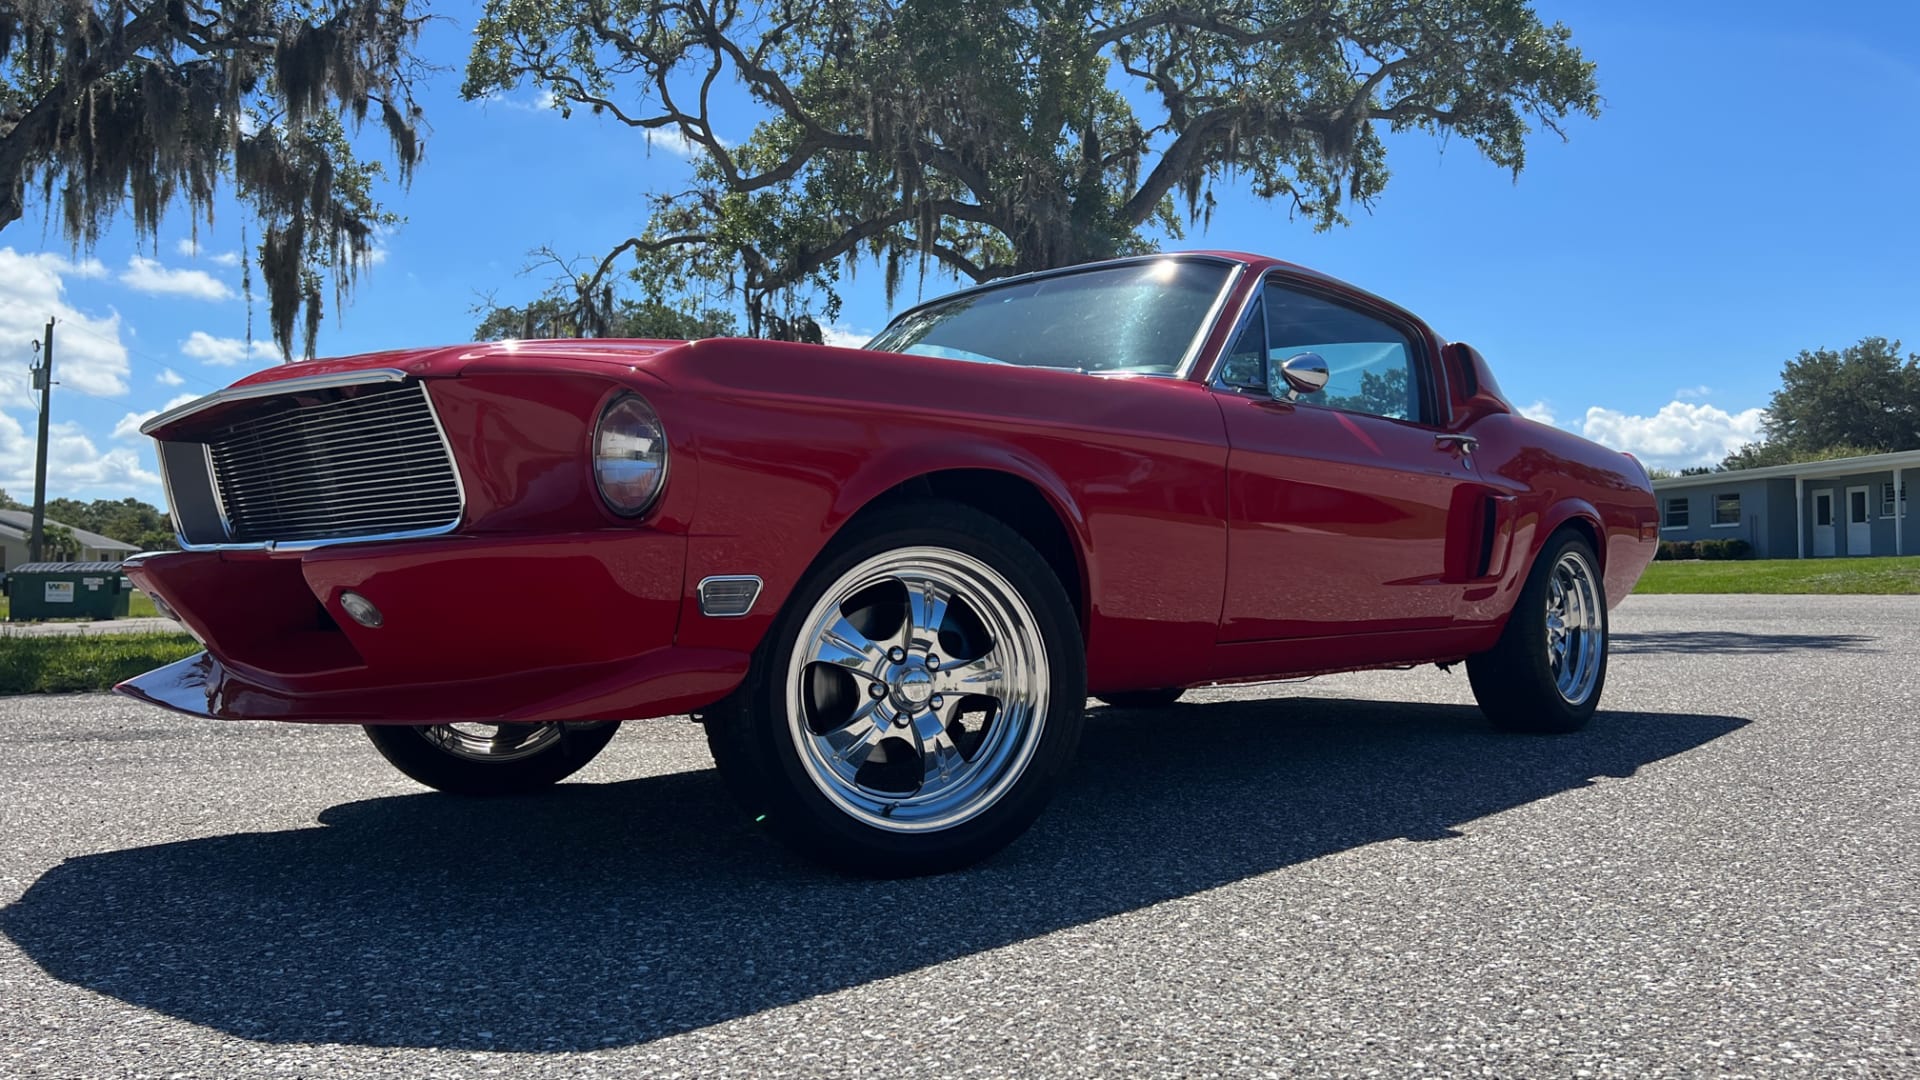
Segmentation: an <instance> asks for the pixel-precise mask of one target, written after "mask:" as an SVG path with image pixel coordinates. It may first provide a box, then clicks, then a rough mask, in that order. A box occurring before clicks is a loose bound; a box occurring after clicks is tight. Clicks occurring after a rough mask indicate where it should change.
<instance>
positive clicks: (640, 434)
mask: <svg viewBox="0 0 1920 1080" xmlns="http://www.w3.org/2000/svg"><path fill="white" fill-rule="evenodd" d="M593 478H594V481H595V482H596V483H597V484H599V486H600V497H601V498H603V499H605V500H607V505H608V506H610V507H612V508H613V511H614V513H616V514H622V515H624V516H627V517H632V516H634V515H635V514H638V513H640V512H641V511H644V510H645V509H646V508H647V507H649V506H651V505H653V500H654V499H655V498H656V497H657V496H658V495H659V494H660V485H661V483H662V482H664V481H665V480H666V478H667V433H666V432H665V431H664V430H662V429H661V427H660V418H659V417H658V416H655V415H654V412H653V408H652V407H651V406H649V405H648V404H647V403H646V401H645V400H643V399H642V398H641V397H640V395H638V394H626V395H623V396H621V397H618V398H615V399H614V401H613V402H612V403H611V404H609V405H608V406H607V409H606V411H605V412H603V413H601V414H600V425H599V427H597V428H595V429H594V433H593Z"/></svg>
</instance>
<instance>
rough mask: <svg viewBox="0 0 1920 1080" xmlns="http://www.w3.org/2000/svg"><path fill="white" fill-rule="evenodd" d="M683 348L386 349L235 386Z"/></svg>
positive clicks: (301, 363)
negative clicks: (345, 373)
mask: <svg viewBox="0 0 1920 1080" xmlns="http://www.w3.org/2000/svg"><path fill="white" fill-rule="evenodd" d="M684 344H686V342H683V341H653V340H642V339H617V338H595V339H591V340H586V339H581V340H556V341H493V342H487V343H485V344H478V345H438V346H429V347H427V348H421V349H390V350H387V351H386V352H375V353H362V354H360V355H359V356H342V357H337V358H335V359H331V360H298V361H295V362H293V363H291V364H276V365H274V366H273V367H270V368H266V369H264V370H262V371H256V372H254V373H253V374H251V375H249V376H247V377H246V378H244V379H241V380H240V381H239V382H237V383H234V385H235V386H256V385H258V384H260V383H271V382H278V381H280V380H281V379H299V378H305V377H307V376H310V375H331V374H334V373H336V372H342V371H364V370H367V369H368V368H393V369H394V370H396V371H404V372H406V373H407V374H408V375H411V376H413V377H415V378H421V379H434V378H445V377H448V376H453V375H458V374H460V373H461V372H462V371H463V370H465V369H466V367H467V366H468V365H469V364H473V363H475V362H476V361H481V362H485V361H492V362H491V363H487V364H486V366H487V367H489V368H493V369H499V368H502V367H517V366H520V365H522V364H524V365H525V366H527V367H539V366H540V363H541V361H543V360H588V361H597V362H599V363H605V364H619V365H622V366H632V365H634V364H635V363H637V362H639V361H641V360H645V359H648V358H650V357H653V356H656V355H658V354H660V353H662V352H665V351H667V350H669V349H673V348H677V347H679V346H681V345H684Z"/></svg>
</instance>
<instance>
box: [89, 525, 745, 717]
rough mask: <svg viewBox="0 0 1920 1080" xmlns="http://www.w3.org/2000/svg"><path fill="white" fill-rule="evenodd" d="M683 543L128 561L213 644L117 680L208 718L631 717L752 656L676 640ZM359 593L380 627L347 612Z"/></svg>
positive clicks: (651, 711)
mask: <svg viewBox="0 0 1920 1080" xmlns="http://www.w3.org/2000/svg"><path fill="white" fill-rule="evenodd" d="M685 563H686V538H685V537H684V536H681V535H673V534H666V533H657V532H651V531H647V530H628V529H623V530H611V529H610V530H597V531H589V532H577V533H565V534H547V535H537V536H512V537H498V536H487V537H476V536H448V537H443V538H437V539H424V540H422V539H416V540H409V541H404V542H397V543H390V544H346V545H338V546H331V547H324V548H316V549H313V550H310V551H196V552H177V553H169V554H164V555H154V556H148V557H145V558H142V559H140V560H138V561H136V562H133V563H130V564H129V565H128V568H127V574H128V576H130V577H131V578H132V579H133V581H134V584H135V585H137V586H139V588H140V589H141V590H142V591H144V592H146V593H148V594H149V595H151V596H154V597H155V598H157V599H159V600H160V601H162V602H163V603H165V604H166V605H167V606H168V607H170V608H172V609H173V610H174V611H175V612H177V613H178V614H179V616H180V619H181V621H182V622H184V623H185V624H186V626H187V627H188V629H189V630H191V631H192V632H193V633H194V635H195V636H197V637H198V638H199V639H200V640H201V642H202V643H204V644H205V645H206V648H207V652H206V653H204V654H201V655H199V656H196V657H193V658H190V659H188V660H184V661H181V662H180V663H177V664H174V665H171V666H169V667H166V668H162V669H160V670H158V671H154V672H150V673H148V674H146V675H142V676H140V677H138V678H135V679H131V680H128V681H127V682H125V683H122V684H121V685H120V687H119V690H120V691H121V692H122V693H126V694H129V695H131V696H133V697H137V698H140V699H142V700H146V701H150V702H153V703H155V704H158V705H163V706H166V707H168V708H171V709H177V710H180V711H183V712H188V713H193V714H195V715H200V716H209V717H217V718H221V719H267V720H294V721H312V722H331V723H392V724H422V723H446V722H456V721H466V720H474V721H501V720H511V721H515V722H525V723H536V722H545V721H554V720H570V721H586V720H629V719H641V718H645V717H650V716H665V715H671V714H674V713H678V712H684V711H686V710H687V709H690V708H697V707H699V706H701V705H704V704H708V703H710V702H712V701H715V700H717V699H719V698H721V697H724V696H725V695H726V694H727V693H728V692H729V691H731V690H732V689H733V688H734V687H735V686H736V685H738V684H739V682H740V680H741V679H742V678H743V677H744V676H745V674H746V670H747V664H748V656H747V654H746V653H744V652H734V651H730V650H717V649H683V648H677V647H675V644H674V641H675V637H676V630H677V626H678V622H679V618H680V612H681V610H682V607H683V596H682V592H683V587H684V582H683V573H684V568H685ZM348 591H352V592H355V593H358V594H360V595H361V596H363V597H365V598H366V599H367V600H369V601H371V602H372V603H373V604H374V605H375V606H376V607H377V608H379V610H380V613H381V615H382V619H381V622H380V625H379V626H378V627H367V626H362V625H360V624H359V623H357V622H355V621H354V620H353V619H352V618H350V617H349V616H348V615H347V614H346V613H345V611H344V609H343V608H342V607H341V604H340V597H341V595H342V594H343V593H345V592H348Z"/></svg>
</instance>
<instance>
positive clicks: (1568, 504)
mask: <svg viewBox="0 0 1920 1080" xmlns="http://www.w3.org/2000/svg"><path fill="white" fill-rule="evenodd" d="M1600 521H1601V517H1600V511H1599V510H1597V509H1595V508H1594V506H1593V504H1592V503H1589V502H1587V501H1586V500H1585V499H1567V500H1564V501H1562V502H1559V503H1556V504H1555V505H1554V507H1553V508H1552V509H1551V510H1549V511H1548V512H1547V513H1546V514H1544V515H1542V517H1541V519H1540V532H1539V534H1538V535H1539V537H1540V540H1539V542H1538V543H1536V544H1534V545H1533V554H1532V557H1531V558H1529V559H1528V560H1527V570H1528V572H1529V573H1531V572H1532V570H1533V564H1534V563H1535V562H1536V561H1538V560H1539V558H1540V553H1541V552H1543V551H1545V550H1546V548H1547V542H1548V541H1550V540H1552V539H1553V537H1554V535H1555V534H1556V533H1558V532H1560V530H1562V529H1569V528H1570V529H1572V530H1574V531H1575V532H1577V533H1579V534H1580V537H1581V538H1582V539H1584V540H1585V541H1586V542H1587V546H1588V547H1590V548H1592V549H1593V557H1594V558H1595V559H1597V560H1599V563H1600V565H1598V566H1596V567H1594V569H1595V570H1598V571H1600V572H1601V573H1602V574H1605V573H1606V568H1607V545H1606V542H1605V539H1604V538H1605V536H1606V532H1605V530H1604V529H1603V528H1602V527H1601V524H1600Z"/></svg>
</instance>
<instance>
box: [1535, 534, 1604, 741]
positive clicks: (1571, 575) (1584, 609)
mask: <svg viewBox="0 0 1920 1080" xmlns="http://www.w3.org/2000/svg"><path fill="white" fill-rule="evenodd" d="M1603 615H1604V612H1603V610H1602V609H1601V606H1600V589H1599V586H1598V585H1597V584H1596V583H1595V581H1594V575H1593V565H1592V564H1591V563H1589V562H1588V561H1587V559H1586V557H1585V556H1584V555H1583V554H1581V553H1580V552H1578V551H1569V552H1567V553H1566V554H1565V555H1562V556H1560V559H1559V561H1557V562H1555V563H1554V564H1553V576H1552V578H1551V579H1549V581H1548V584H1547V633H1546V644H1547V662H1548V664H1549V665H1551V667H1552V668H1553V683H1554V688H1555V689H1557V690H1559V691H1560V696H1561V697H1562V698H1563V699H1565V700H1566V702H1567V703H1568V704H1569V705H1580V704H1584V703H1585V702H1586V700H1587V698H1588V696H1589V695H1591V694H1592V693H1593V688H1594V684H1595V683H1596V682H1597V681H1598V680H1599V678H1600V654H1601V650H1602V649H1604V648H1605V646H1606V642H1605V639H1604V632H1603V624H1602V617H1603Z"/></svg>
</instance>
